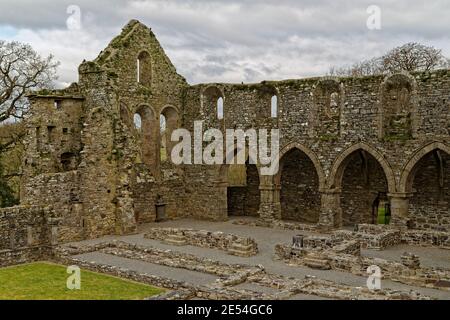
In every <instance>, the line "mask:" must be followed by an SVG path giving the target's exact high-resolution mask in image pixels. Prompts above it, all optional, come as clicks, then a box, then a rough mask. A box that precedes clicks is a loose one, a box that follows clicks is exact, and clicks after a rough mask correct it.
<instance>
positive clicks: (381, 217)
mask: <svg viewBox="0 0 450 320" xmlns="http://www.w3.org/2000/svg"><path fill="white" fill-rule="evenodd" d="M389 220H390V217H386V209H385V208H384V206H382V207H379V208H378V217H377V224H389Z"/></svg>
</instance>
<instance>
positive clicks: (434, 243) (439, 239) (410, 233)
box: [401, 230, 450, 248]
mask: <svg viewBox="0 0 450 320" xmlns="http://www.w3.org/2000/svg"><path fill="white" fill-rule="evenodd" d="M401 239H402V243H406V244H410V245H415V246H423V247H430V246H431V247H445V248H450V233H448V232H440V231H422V230H407V231H404V232H402V234H401Z"/></svg>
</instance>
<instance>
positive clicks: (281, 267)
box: [82, 219, 450, 300]
mask: <svg viewBox="0 0 450 320" xmlns="http://www.w3.org/2000/svg"><path fill="white" fill-rule="evenodd" d="M152 227H184V228H193V229H202V230H209V231H223V232H227V233H234V234H236V235H241V236H248V237H252V238H254V239H255V240H256V242H257V243H258V248H259V253H258V254H257V255H255V256H253V257H250V258H243V257H236V256H231V255H228V254H227V253H226V252H224V251H221V250H216V249H206V248H199V247H194V246H181V247H178V246H171V245H166V244H163V243H161V242H159V241H156V240H150V239H144V238H143V233H145V230H146V229H148V228H152ZM299 233H301V234H309V233H308V232H303V231H292V230H281V229H280V230H278V229H271V228H263V227H249V226H241V225H234V224H232V223H231V221H227V222H214V223H212V222H208V221H198V220H191V219H183V220H174V221H167V222H162V223H152V224H146V225H142V226H140V228H139V234H136V235H129V236H108V237H104V238H100V239H95V240H87V241H83V242H82V243H98V242H101V241H104V240H111V239H120V240H122V241H126V242H130V243H136V244H140V245H144V246H153V247H157V248H161V249H171V250H174V251H179V252H183V253H189V254H194V255H196V256H199V257H204V258H209V259H213V260H218V261H221V262H225V263H243V264H249V265H258V264H260V265H263V266H264V267H265V269H266V271H268V272H269V273H274V274H281V275H285V276H290V277H295V278H300V279H301V278H303V277H304V276H306V275H313V276H317V277H318V278H321V279H325V280H331V281H334V282H337V283H342V284H346V285H351V286H355V287H363V286H365V285H366V280H367V278H365V277H360V276H356V275H353V274H350V273H345V272H340V271H334V270H314V269H309V268H305V267H299V266H289V265H286V264H285V263H284V262H281V261H274V260H273V256H274V246H275V244H277V243H290V242H291V241H292V236H293V235H295V234H299ZM404 251H409V252H413V253H415V254H417V255H419V257H420V258H421V261H423V264H424V265H428V266H433V265H434V266H443V267H450V251H448V250H441V249H435V248H419V247H411V246H397V247H393V248H389V249H388V250H384V251H374V250H363V254H364V255H366V256H372V257H380V258H385V259H388V260H399V259H400V255H401V254H402V253H403V252H404ZM96 254H97V253H93V254H92V255H93V256H91V257H93V258H95V257H96ZM102 259H106V260H107V257H104V256H103V257H102ZM115 259H122V258H117V257H115ZM106 260H105V261H104V263H109V262H107V261H106ZM127 260H128V259H127ZM96 261H99V260H96ZM115 261H117V263H121V262H120V261H121V260H110V262H111V263H113V264H114V263H116V262H115ZM99 262H102V261H99ZM143 263H144V262H139V261H134V260H130V261H127V266H128V267H129V268H131V269H133V270H136V269H135V268H134V265H136V266H139V267H143V266H144V265H143ZM144 264H145V263H144ZM149 265H152V264H149ZM145 268H147V267H145ZM168 269H175V268H170V267H163V266H157V265H152V267H151V268H150V267H148V269H146V270H150V271H145V272H152V273H154V274H155V275H164V274H162V273H161V272H167V273H168V274H170V275H172V276H173V277H172V278H173V279H177V280H183V279H186V280H183V281H188V280H191V281H188V282H191V283H192V281H193V280H194V279H195V282H197V281H198V282H197V283H201V282H200V281H202V280H200V279H199V278H197V276H199V275H200V276H199V277H200V278H202V277H204V279H205V280H204V282H202V283H207V282H212V281H213V280H214V279H211V277H212V276H211V275H207V274H202V273H198V272H195V273H196V274H199V275H196V276H195V277H194V276H193V277H190V276H189V274H190V272H191V271H187V270H183V271H182V272H180V269H175V270H173V271H169V270H168ZM138 271H139V270H138ZM183 274H185V275H183ZM213 278H214V277H213ZM382 286H383V287H385V288H390V289H394V290H406V291H408V290H415V291H418V292H421V293H422V294H426V295H429V296H431V297H435V298H438V299H447V300H449V299H450V292H448V291H441V290H435V289H428V288H420V287H414V286H409V285H404V284H401V283H397V282H393V281H390V280H383V281H382ZM299 297H301V295H299Z"/></svg>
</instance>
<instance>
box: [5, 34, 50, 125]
mask: <svg viewBox="0 0 450 320" xmlns="http://www.w3.org/2000/svg"><path fill="white" fill-rule="evenodd" d="M57 66H58V63H57V62H55V61H54V60H53V56H51V55H50V56H48V57H47V58H42V57H41V56H39V55H38V54H37V53H36V52H35V51H34V50H33V48H32V47H31V46H30V45H28V44H22V43H19V42H15V41H13V42H6V41H2V40H0V123H2V122H4V121H5V120H8V119H11V118H22V117H23V116H24V114H25V112H26V111H27V108H28V104H27V99H26V94H27V93H28V92H29V91H31V90H36V89H42V88H45V87H49V86H51V84H52V82H53V80H54V79H56V68H57Z"/></svg>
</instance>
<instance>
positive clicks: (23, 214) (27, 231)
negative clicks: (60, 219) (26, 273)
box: [0, 206, 53, 267]
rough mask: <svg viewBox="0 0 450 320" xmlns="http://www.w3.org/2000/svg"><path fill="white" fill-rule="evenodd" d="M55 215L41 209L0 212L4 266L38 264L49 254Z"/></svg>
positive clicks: (0, 257) (0, 258)
mask: <svg viewBox="0 0 450 320" xmlns="http://www.w3.org/2000/svg"><path fill="white" fill-rule="evenodd" d="M52 214H53V213H52V209H51V208H44V207H41V206H16V207H12V208H4V209H0V266H2V267H3V266H6V265H10V264H18V263H23V262H30V261H34V260H38V259H40V258H41V257H42V256H43V255H44V254H46V253H47V249H46V247H47V246H48V245H49V244H50V241H51V237H50V233H51V227H50V226H49V220H50V219H51V216H52Z"/></svg>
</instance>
